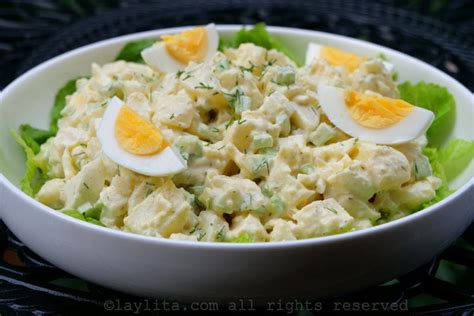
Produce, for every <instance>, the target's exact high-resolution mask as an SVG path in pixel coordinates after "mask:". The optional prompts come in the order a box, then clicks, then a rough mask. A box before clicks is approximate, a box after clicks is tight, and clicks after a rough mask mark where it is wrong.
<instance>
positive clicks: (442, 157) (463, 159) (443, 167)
mask: <svg viewBox="0 0 474 316" xmlns="http://www.w3.org/2000/svg"><path fill="white" fill-rule="evenodd" d="M423 154H424V155H425V156H426V157H428V159H429V160H430V164H431V168H432V169H433V175H434V176H436V177H438V178H440V179H441V181H442V184H441V187H440V188H439V189H438V190H436V197H435V198H434V199H433V200H432V201H430V202H428V203H425V204H424V205H423V208H425V207H428V206H430V205H433V204H434V203H436V202H439V201H441V200H442V199H444V198H445V197H447V196H449V195H450V194H451V193H453V192H454V191H453V190H451V189H449V186H448V182H449V181H451V180H452V179H454V178H455V177H457V176H458V175H459V173H461V171H462V170H463V169H465V168H466V167H467V166H468V165H469V164H470V163H471V161H472V160H473V159H474V141H468V140H463V139H453V140H451V141H450V142H449V143H448V145H447V146H446V147H443V148H439V149H438V148H434V147H426V148H424V149H423Z"/></svg>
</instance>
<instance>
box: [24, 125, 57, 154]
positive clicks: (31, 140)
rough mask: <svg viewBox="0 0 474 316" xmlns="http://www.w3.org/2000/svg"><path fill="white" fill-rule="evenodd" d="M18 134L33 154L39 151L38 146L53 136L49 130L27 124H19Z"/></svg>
mask: <svg viewBox="0 0 474 316" xmlns="http://www.w3.org/2000/svg"><path fill="white" fill-rule="evenodd" d="M20 136H21V138H22V139H23V140H24V141H25V143H26V144H27V145H28V147H30V148H31V149H32V150H33V152H34V153H35V154H37V153H39V151H40V146H41V145H42V144H44V143H45V142H46V141H47V140H48V139H49V138H50V137H53V136H54V133H53V132H51V131H47V130H43V129H39V128H35V127H32V126H31V125H29V124H22V125H20Z"/></svg>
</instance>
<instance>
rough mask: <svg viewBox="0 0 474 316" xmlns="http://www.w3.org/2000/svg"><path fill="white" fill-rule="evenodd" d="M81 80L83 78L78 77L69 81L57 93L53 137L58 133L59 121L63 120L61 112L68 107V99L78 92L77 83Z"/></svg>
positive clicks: (52, 115)
mask: <svg viewBox="0 0 474 316" xmlns="http://www.w3.org/2000/svg"><path fill="white" fill-rule="evenodd" d="M80 78H83V77H77V78H75V79H72V80H69V81H68V82H67V83H66V84H65V85H64V86H63V87H62V88H61V89H59V91H58V93H56V97H55V98H54V104H53V108H52V110H51V124H50V125H51V126H50V131H51V133H53V136H54V135H56V133H57V132H58V121H59V119H60V118H61V111H62V110H63V109H64V107H65V106H66V97H67V96H68V95H71V94H73V93H74V92H76V81H77V80H78V79H80Z"/></svg>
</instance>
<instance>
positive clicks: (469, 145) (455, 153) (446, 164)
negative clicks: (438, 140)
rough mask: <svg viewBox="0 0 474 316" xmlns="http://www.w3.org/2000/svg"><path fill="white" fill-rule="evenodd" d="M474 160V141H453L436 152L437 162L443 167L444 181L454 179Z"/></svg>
mask: <svg viewBox="0 0 474 316" xmlns="http://www.w3.org/2000/svg"><path fill="white" fill-rule="evenodd" d="M473 159H474V141H468V140H464V139H453V140H451V141H450V142H449V143H448V145H447V146H445V147H443V148H440V149H439V150H438V161H439V163H440V164H441V165H442V166H443V169H444V173H445V176H446V180H447V181H448V182H449V181H451V180H453V179H454V178H456V177H457V176H458V175H459V174H460V173H461V172H462V171H463V170H464V169H465V168H466V167H467V166H468V165H469V164H470V163H471V161H472V160H473Z"/></svg>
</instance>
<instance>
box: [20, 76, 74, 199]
mask: <svg viewBox="0 0 474 316" xmlns="http://www.w3.org/2000/svg"><path fill="white" fill-rule="evenodd" d="M79 78H81V77H78V78H76V79H73V80H70V81H68V82H67V83H66V84H65V85H64V86H63V87H62V88H61V89H59V91H58V93H57V94H56V97H55V99H54V104H53V108H52V110H51V123H50V130H43V129H39V128H36V127H33V126H31V125H29V124H22V125H20V128H19V134H18V133H17V132H16V131H11V134H12V137H13V138H14V139H15V141H16V142H17V143H18V144H19V145H20V146H21V147H22V148H23V150H24V151H25V154H26V172H25V175H24V176H23V179H22V180H21V182H20V189H21V190H22V191H23V192H25V193H26V194H28V195H30V196H33V197H34V196H35V194H36V193H37V192H38V191H39V189H40V188H41V186H42V185H43V184H44V183H45V182H46V181H47V180H48V179H47V176H46V175H45V173H43V172H42V171H41V170H42V169H41V167H40V166H39V165H38V164H37V163H36V161H35V155H36V154H38V153H39V151H40V146H41V145H42V144H44V143H45V142H46V141H47V140H48V139H49V138H51V137H53V136H55V135H56V133H57V132H58V121H59V119H60V118H61V111H62V110H63V109H64V107H65V106H66V97H67V96H68V95H71V94H73V93H74V92H75V91H76V80H77V79H79Z"/></svg>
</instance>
